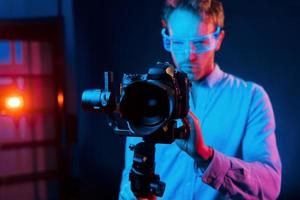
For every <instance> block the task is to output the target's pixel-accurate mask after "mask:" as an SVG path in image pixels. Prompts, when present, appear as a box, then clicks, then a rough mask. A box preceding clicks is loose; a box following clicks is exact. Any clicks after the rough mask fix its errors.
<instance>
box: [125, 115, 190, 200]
mask: <svg viewBox="0 0 300 200" xmlns="http://www.w3.org/2000/svg"><path fill="white" fill-rule="evenodd" d="M175 125H176V122H175V121H174V120H171V121H170V122H169V123H168V124H167V125H166V126H165V127H164V128H161V129H159V130H158V131H156V132H155V133H154V134H153V135H151V136H149V137H144V138H143V139H144V141H143V142H140V143H138V144H137V145H130V147H129V148H130V150H132V151H134V156H133V164H132V168H131V170H130V174H129V180H130V182H131V190H132V192H133V193H134V195H135V196H136V197H142V198H147V197H150V196H153V195H155V196H159V197H162V196H163V194H164V191H165V187H166V184H165V183H164V182H162V181H160V177H159V175H157V174H155V173H154V171H155V143H172V142H173V141H174V140H175V139H176V138H187V136H188V134H189V132H190V129H189V126H187V124H186V123H185V124H184V126H181V127H179V128H176V127H175Z"/></svg>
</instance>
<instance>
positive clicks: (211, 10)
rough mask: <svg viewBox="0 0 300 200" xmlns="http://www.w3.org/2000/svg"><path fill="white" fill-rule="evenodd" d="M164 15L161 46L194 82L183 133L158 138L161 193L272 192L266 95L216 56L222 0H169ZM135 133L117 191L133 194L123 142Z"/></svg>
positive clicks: (274, 177)
mask: <svg viewBox="0 0 300 200" xmlns="http://www.w3.org/2000/svg"><path fill="white" fill-rule="evenodd" d="M163 20H164V24H165V26H166V27H165V29H163V31H162V35H163V38H164V47H165V49H166V50H167V51H169V52H170V53H171V55H172V58H173V61H174V63H175V65H176V67H177V68H178V70H181V71H183V72H185V73H187V74H188V78H189V79H190V80H191V82H192V88H191V94H190V112H189V116H188V117H189V118H188V119H189V122H190V124H191V133H190V136H189V138H188V139H187V140H177V141H176V142H174V143H173V144H171V145H156V173H157V174H159V175H160V177H161V180H162V181H164V182H165V183H166V185H167V186H166V190H165V193H164V196H163V198H162V199H172V200H174V199H184V200H186V199H201V200H202V199H203V200H207V199H222V198H224V197H225V198H226V197H228V198H231V199H276V198H277V197H278V195H279V192H280V183H281V162H280V158H279V154H278V150H277V146H276V138H275V121H274V115H273V110H272V106H271V103H270V100H269V98H268V95H267V93H266V92H265V91H264V89H263V88H262V87H261V86H259V85H257V84H255V83H253V82H247V81H244V80H242V79H239V78H237V77H235V76H233V75H230V74H228V73H225V72H223V71H222V70H221V69H220V67H219V66H218V65H217V64H216V63H215V60H214V56H215V52H216V51H218V50H219V49H220V47H221V44H222V40H223V38H224V31H223V30H222V27H223V22H224V14H223V7H222V4H221V2H220V1H219V0H168V1H167V2H166V6H165V9H164V16H163ZM139 141H140V140H139V139H137V138H128V139H127V142H126V143H127V145H126V162H125V169H124V171H123V178H122V183H121V190H120V196H119V197H120V199H135V198H134V196H133V194H132V193H131V191H130V182H129V180H128V174H129V171H130V168H131V164H132V156H133V155H132V152H131V151H130V150H128V145H129V144H136V143H137V142H139ZM158 199H159V198H158Z"/></svg>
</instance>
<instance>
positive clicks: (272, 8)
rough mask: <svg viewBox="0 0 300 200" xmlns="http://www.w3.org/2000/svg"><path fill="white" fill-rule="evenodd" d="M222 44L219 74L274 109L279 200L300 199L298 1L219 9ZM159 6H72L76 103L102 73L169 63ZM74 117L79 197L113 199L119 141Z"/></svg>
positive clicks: (99, 123)
mask: <svg viewBox="0 0 300 200" xmlns="http://www.w3.org/2000/svg"><path fill="white" fill-rule="evenodd" d="M224 7H225V11H226V13H225V14H226V20H225V31H226V38H225V41H224V44H223V49H222V50H221V51H220V52H219V53H218V55H217V62H218V63H219V64H220V66H221V67H222V69H224V70H225V71H227V72H230V73H233V74H235V75H237V76H240V77H242V78H244V79H246V80H252V81H254V82H257V83H259V84H261V85H263V86H264V87H265V89H266V90H267V92H268V93H269V96H270V98H271V101H272V103H273V107H274V112H275V116H276V122H277V141H278V147H279V151H280V155H281V158H282V163H283V176H282V193H281V199H287V198H293V199H295V198H296V197H299V196H300V193H299V192H298V191H297V190H298V188H299V187H300V183H299V181H298V180H299V178H300V177H299V176H300V175H299V173H298V169H299V167H300V166H299V165H300V163H299V158H298V155H297V152H298V149H299V148H298V145H299V140H300V136H299V134H298V133H299V131H300V130H299V123H298V122H297V119H299V117H300V116H299V104H298V102H299V99H300V90H299V89H298V84H297V75H298V74H299V72H300V68H299V66H300V61H299V60H298V55H299V50H298V47H299V45H300V40H299V38H298V36H297V35H298V33H299V31H300V28H299V22H300V14H298V13H297V12H298V10H299V8H300V4H299V3H298V1H293V0H288V1H285V2H284V3H283V2H277V1H271V0H268V1H246V0H243V1H238V2H237V1H234V2H233V1H229V0H228V1H227V0H226V1H224ZM160 10H161V1H117V0H115V1H113V2H110V1H106V2H102V1H101V2H100V1H93V3H92V2H90V3H89V4H87V2H86V1H83V0H77V1H74V27H75V41H76V45H75V48H76V49H75V66H76V69H77V72H76V78H77V83H78V95H77V101H78V102H79V100H80V93H81V92H82V90H83V89H86V88H95V87H96V88H97V87H102V86H103V84H102V82H103V77H102V76H103V72H104V71H105V70H108V69H113V70H114V72H115V75H116V81H118V80H120V78H121V74H122V73H123V72H136V73H144V72H146V70H147V67H148V66H150V65H152V64H154V63H155V62H156V61H158V60H170V57H169V56H168V54H167V53H165V52H164V51H163V49H162V43H161V37H160V29H161V27H160ZM78 113H79V140H78V141H79V142H78V146H79V148H78V150H79V169H80V173H79V177H80V179H81V181H82V195H85V199H88V197H92V196H97V197H106V198H109V199H116V198H117V193H118V187H119V182H120V175H121V169H122V167H123V160H124V159H123V145H124V141H125V140H124V138H120V137H117V136H113V135H112V132H111V130H110V129H109V128H108V126H107V124H106V122H105V118H104V116H103V115H102V114H97V113H84V112H82V111H81V109H80V106H79V105H78Z"/></svg>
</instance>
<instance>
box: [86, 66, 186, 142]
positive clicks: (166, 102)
mask: <svg viewBox="0 0 300 200" xmlns="http://www.w3.org/2000/svg"><path fill="white" fill-rule="evenodd" d="M104 82H105V89H92V90H85V91H84V92H83V94H82V107H83V109H84V110H88V111H98V112H104V113H106V114H107V116H108V124H109V125H110V126H111V127H112V128H113V130H114V133H115V134H117V135H123V136H136V137H144V139H145V138H146V139H149V140H151V141H153V142H156V143H171V142H173V141H174V139H176V138H181V137H183V136H182V135H184V134H186V131H185V130H184V129H185V128H186V127H181V128H179V129H177V120H178V119H183V118H185V117H186V115H187V113H188V110H189V90H190V82H189V80H188V78H187V75H186V74H185V73H184V72H180V71H177V70H175V68H174V67H173V66H172V65H171V64H169V63H162V62H158V63H156V65H154V66H152V67H150V68H149V70H148V72H147V73H146V74H124V75H123V79H122V82H121V86H120V97H119V101H118V100H117V99H118V98H116V93H114V92H113V74H112V72H105V81H104Z"/></svg>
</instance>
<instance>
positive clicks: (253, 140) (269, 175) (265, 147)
mask: <svg viewBox="0 0 300 200" xmlns="http://www.w3.org/2000/svg"><path fill="white" fill-rule="evenodd" d="M253 93H254V94H253V96H252V101H251V105H250V109H249V114H248V119H247V124H246V128H245V136H244V138H243V141H242V159H239V158H235V157H229V156H226V155H224V154H223V153H221V152H219V151H217V150H214V156H213V158H212V160H211V163H210V164H209V166H208V167H207V169H206V170H205V171H204V173H203V175H202V181H203V182H204V183H206V184H208V185H210V186H212V187H213V188H215V189H217V190H219V191H220V192H221V193H222V194H224V195H225V196H227V197H229V198H232V199H276V198H277V197H278V195H279V193H280V186H281V161H280V157H279V153H278V150H277V145H276V137H275V120H274V114H273V109H272V106H271V103H270V100H269V97H268V95H267V93H266V92H265V91H264V90H263V88H262V87H260V86H257V85H256V87H255V88H254V91H253ZM196 167H197V163H196ZM198 169H200V167H198Z"/></svg>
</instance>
